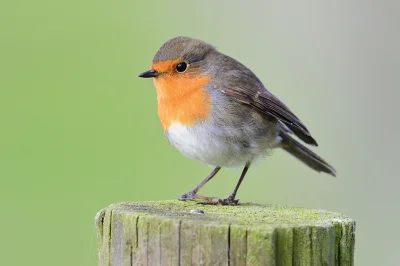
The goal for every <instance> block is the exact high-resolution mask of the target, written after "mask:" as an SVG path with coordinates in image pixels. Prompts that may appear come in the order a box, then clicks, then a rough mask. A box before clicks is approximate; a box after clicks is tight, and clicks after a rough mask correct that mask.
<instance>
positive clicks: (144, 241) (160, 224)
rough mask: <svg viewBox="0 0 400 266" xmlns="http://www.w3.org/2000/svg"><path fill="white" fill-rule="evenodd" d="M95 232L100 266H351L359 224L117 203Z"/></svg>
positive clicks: (256, 208)
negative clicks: (97, 239) (97, 238)
mask: <svg viewBox="0 0 400 266" xmlns="http://www.w3.org/2000/svg"><path fill="white" fill-rule="evenodd" d="M96 227H97V234H98V237H99V265H101V266H109V265H113V266H120V265H121V266H124V265H151V266H152V265H172V266H176V265H182V266H185V265H232V266H233V265H316V266H318V265H353V264H354V243H355V235H354V232H355V223H354V221H352V220H351V219H349V218H347V217H345V216H343V215H342V214H338V213H332V212H327V211H323V210H309V209H304V208H294V207H282V206H273V205H261V204H253V203H242V204H240V205H238V206H203V205H199V204H196V203H194V202H180V201H159V202H135V203H120V204H116V205H111V206H109V207H108V208H106V209H103V210H101V211H100V212H99V213H98V214H97V215H96Z"/></svg>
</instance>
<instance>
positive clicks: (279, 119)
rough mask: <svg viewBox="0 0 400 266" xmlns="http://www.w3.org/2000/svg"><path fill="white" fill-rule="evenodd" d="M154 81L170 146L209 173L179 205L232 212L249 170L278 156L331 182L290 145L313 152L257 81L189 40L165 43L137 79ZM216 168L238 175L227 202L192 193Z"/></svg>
mask: <svg viewBox="0 0 400 266" xmlns="http://www.w3.org/2000/svg"><path fill="white" fill-rule="evenodd" d="M139 77H141V78H153V79H154V85H155V87H156V89H157V100H158V115H159V117H160V120H161V125H162V128H163V129H164V132H165V135H166V137H167V138H168V140H169V142H170V143H171V144H172V145H173V146H174V147H175V148H177V149H178V150H179V151H180V152H181V153H182V154H183V155H185V156H186V157H189V158H190V159H194V160H198V161H201V162H203V163H205V164H208V165H212V166H214V167H215V168H214V170H213V171H212V172H211V173H210V174H209V175H208V176H207V177H206V178H205V179H204V180H203V181H202V182H201V183H200V184H199V185H198V186H196V187H195V188H194V189H193V190H191V191H189V192H187V193H185V194H183V195H182V196H180V197H179V198H178V199H179V200H198V201H200V202H201V203H204V204H223V205H235V204H238V202H239V200H238V199H236V193H237V191H238V189H239V186H240V184H241V183H242V181H243V178H244V176H245V175H246V172H247V170H248V169H249V167H250V165H251V164H252V162H254V161H255V160H256V159H258V158H262V157H263V156H265V155H266V154H267V153H268V151H270V150H272V149H275V148H282V149H284V150H285V151H287V152H288V153H290V154H291V155H293V156H294V157H296V158H297V159H299V160H300V161H302V162H303V163H305V164H306V165H308V166H309V167H311V168H312V169H314V170H316V171H318V172H325V173H328V174H331V175H333V176H335V174H336V171H335V169H334V168H333V167H332V166H331V165H329V164H328V163H327V162H326V161H325V160H323V159H322V158H321V157H319V156H318V155H317V154H315V153H314V152H312V151H311V150H309V149H307V148H306V147H305V146H303V145H302V144H301V143H300V142H298V141H297V140H295V139H294V138H293V137H292V136H293V135H295V136H296V137H297V138H298V139H300V140H301V141H303V142H305V143H306V144H309V145H312V146H317V142H316V141H315V139H314V138H313V137H312V136H311V134H310V132H309V131H308V129H307V128H306V126H305V125H304V124H303V123H302V122H301V121H300V119H299V118H298V117H297V116H296V115H295V114H293V112H292V111H291V110H290V109H289V108H288V107H287V106H286V105H285V104H283V103H282V102H281V101H280V100H279V99H278V98H277V97H275V96H274V95H273V94H272V93H271V92H269V91H268V90H267V89H265V87H264V85H263V84H262V83H261V81H260V80H259V79H258V78H257V76H256V75H255V74H254V73H253V72H252V71H251V70H250V69H248V68H247V67H246V66H244V65H243V64H241V63H240V62H238V61H236V60H235V59H233V58H231V57H229V56H227V55H225V54H223V53H221V52H219V51H217V50H216V49H215V47H214V46H212V45H210V44H208V43H206V42H203V41H201V40H197V39H192V38H189V37H176V38H173V39H171V40H168V41H167V42H166V43H164V44H163V45H162V46H161V48H160V49H159V50H158V52H157V53H156V55H155V56H154V58H153V63H152V65H151V69H150V70H148V71H146V72H143V73H141V74H140V75H139ZM222 167H244V168H243V171H242V174H241V175H240V178H239V181H238V183H237V185H236V187H235V189H234V190H233V192H232V193H231V194H230V195H229V197H228V198H226V199H219V198H216V197H205V196H201V195H198V194H197V192H198V191H199V190H200V188H201V187H203V186H204V184H206V183H207V182H208V181H209V180H210V179H211V178H213V177H214V176H215V175H216V174H217V173H218V171H219V170H220V169H221V168H222Z"/></svg>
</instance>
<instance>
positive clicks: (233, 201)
mask: <svg viewBox="0 0 400 266" xmlns="http://www.w3.org/2000/svg"><path fill="white" fill-rule="evenodd" d="M250 164H251V163H250V162H248V163H246V166H245V167H244V168H243V171H242V174H241V175H240V178H239V181H238V183H237V184H236V187H235V189H234V190H233V192H232V193H231V194H230V195H229V197H227V198H226V199H222V200H219V201H218V204H222V205H237V204H238V203H239V199H235V197H236V193H237V191H238V189H239V187H240V184H241V183H242V181H243V179H244V176H245V175H246V173H247V170H249V167H250Z"/></svg>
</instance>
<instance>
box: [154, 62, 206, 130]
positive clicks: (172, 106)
mask: <svg viewBox="0 0 400 266" xmlns="http://www.w3.org/2000/svg"><path fill="white" fill-rule="evenodd" d="M178 61H179V60H178ZM173 65H174V62H160V63H157V64H153V65H152V68H153V69H156V70H158V71H160V72H166V71H168V69H164V68H169V67H170V66H173ZM168 72H169V71H168ZM168 72H167V73H166V74H163V75H161V76H159V77H157V78H155V79H154V85H155V87H156V89H157V98H158V115H159V117H160V120H161V124H162V127H163V129H164V130H168V128H169V126H170V125H171V124H172V123H174V122H177V123H180V124H183V125H187V126H191V125H194V124H195V123H196V122H197V121H201V120H205V119H206V118H207V117H209V115H210V109H211V98H210V95H209V93H208V92H207V91H206V89H205V88H206V85H207V84H208V83H209V82H210V80H211V77H208V76H203V75H201V74H200V73H195V74H193V73H174V72H173V71H170V73H168Z"/></svg>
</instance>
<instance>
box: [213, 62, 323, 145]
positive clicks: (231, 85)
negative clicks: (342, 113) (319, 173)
mask: <svg viewBox="0 0 400 266" xmlns="http://www.w3.org/2000/svg"><path fill="white" fill-rule="evenodd" d="M221 74H222V75H224V76H225V77H224V78H223V79H222V80H225V81H227V82H224V83H222V84H219V86H216V88H217V89H218V90H219V91H221V92H222V93H224V94H225V95H227V96H230V97H232V98H233V99H234V100H236V101H239V102H242V103H245V104H248V105H250V106H252V107H253V108H255V109H257V110H258V111H260V112H261V113H264V114H266V115H269V116H273V117H275V118H276V119H278V120H279V121H280V122H281V123H283V124H285V125H286V126H287V127H288V128H290V130H292V131H293V133H294V134H295V135H296V136H297V137H298V138H299V139H301V140H302V141H304V142H305V143H308V144H311V145H314V146H318V144H317V142H316V141H315V139H314V138H313V137H312V136H311V134H310V132H309V131H308V129H307V128H306V126H305V125H304V124H303V123H302V122H301V121H300V119H299V118H298V117H297V116H296V115H294V114H293V113H292V111H290V109H289V108H288V107H287V106H286V105H285V104H283V103H282V102H281V101H280V100H279V99H278V98H276V97H275V96H274V95H273V94H272V93H270V92H269V91H267V90H266V89H265V88H264V86H263V85H262V83H261V81H260V80H259V79H258V78H257V77H256V76H255V75H254V74H253V73H252V72H251V71H250V70H249V69H247V68H245V69H241V70H234V71H227V72H225V73H221Z"/></svg>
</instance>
